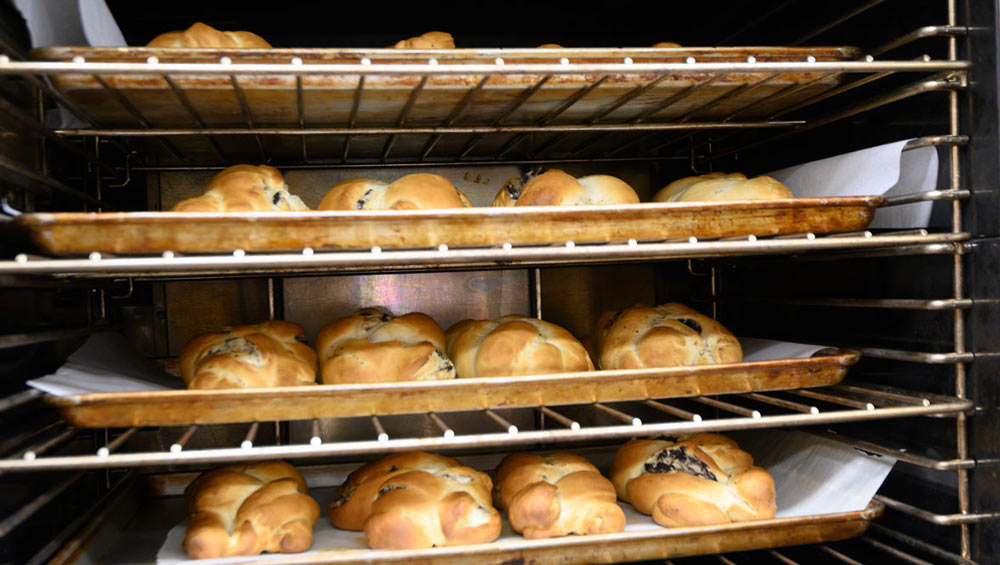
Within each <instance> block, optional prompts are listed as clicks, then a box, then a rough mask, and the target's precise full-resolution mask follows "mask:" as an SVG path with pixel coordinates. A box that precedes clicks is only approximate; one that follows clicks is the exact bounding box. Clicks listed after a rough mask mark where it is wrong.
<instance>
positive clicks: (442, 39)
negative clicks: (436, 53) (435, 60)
mask: <svg viewBox="0 0 1000 565" xmlns="http://www.w3.org/2000/svg"><path fill="white" fill-rule="evenodd" d="M392 48H393V49H454V48H455V39H454V38H453V37H452V36H451V34H450V33H446V32H443V31H428V32H427V33H425V34H422V35H418V36H416V37H411V38H409V39H402V40H400V41H397V42H396V44H395V45H393V46H392Z"/></svg>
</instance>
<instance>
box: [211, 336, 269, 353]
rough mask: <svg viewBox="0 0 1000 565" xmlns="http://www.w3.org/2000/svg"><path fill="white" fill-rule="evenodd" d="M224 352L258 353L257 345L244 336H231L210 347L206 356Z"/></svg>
mask: <svg viewBox="0 0 1000 565" xmlns="http://www.w3.org/2000/svg"><path fill="white" fill-rule="evenodd" d="M223 353H230V354H233V353H236V354H239V353H244V354H247V355H256V354H257V346H256V345H254V344H253V343H251V342H250V341H248V340H246V339H243V338H242V337H231V338H229V339H227V340H226V341H224V342H222V343H220V344H219V345H216V346H215V347H213V348H211V349H209V350H208V353H206V354H205V357H211V356H212V355H221V354H223Z"/></svg>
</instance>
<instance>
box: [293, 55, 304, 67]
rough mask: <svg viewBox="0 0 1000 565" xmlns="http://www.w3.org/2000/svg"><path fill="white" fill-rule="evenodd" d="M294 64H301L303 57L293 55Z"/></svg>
mask: <svg viewBox="0 0 1000 565" xmlns="http://www.w3.org/2000/svg"><path fill="white" fill-rule="evenodd" d="M292 64H293V65H301V64H302V57H292Z"/></svg>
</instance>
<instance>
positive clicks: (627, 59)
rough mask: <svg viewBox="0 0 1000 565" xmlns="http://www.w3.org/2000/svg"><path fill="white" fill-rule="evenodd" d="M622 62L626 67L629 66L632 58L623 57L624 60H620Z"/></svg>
mask: <svg viewBox="0 0 1000 565" xmlns="http://www.w3.org/2000/svg"><path fill="white" fill-rule="evenodd" d="M622 62H623V63H625V64H626V65H631V64H632V57H625V58H624V59H622Z"/></svg>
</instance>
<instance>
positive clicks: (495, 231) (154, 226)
mask: <svg viewBox="0 0 1000 565" xmlns="http://www.w3.org/2000/svg"><path fill="white" fill-rule="evenodd" d="M884 202H885V199H884V198H882V197H879V196H860V197H843V198H794V199H781V200H768V201H731V202H685V203H676V202H674V203H646V204H632V205H627V206H575V207H564V206H551V207H524V208H516V207H514V208H462V209H450V210H414V211H397V210H391V211H366V212H327V211H323V212H318V211H312V212H234V213H192V212H113V213H112V212H106V213H73V212H70V213H36V214H24V215H21V216H18V217H17V218H16V220H15V224H16V225H17V226H20V227H22V228H24V229H27V230H28V231H29V232H30V236H31V238H32V240H33V241H34V243H35V244H36V245H37V246H38V247H39V248H40V249H41V250H42V252H44V253H48V254H56V255H74V254H77V255H78V254H87V253H90V252H93V251H98V252H101V253H119V254H160V253H162V252H164V251H172V252H179V253H232V252H233V251H234V250H237V249H242V250H243V251H260V252H271V251H300V250H302V249H304V248H306V247H310V248H312V249H315V250H322V249H368V248H371V247H373V246H379V247H381V248H383V249H395V248H403V249H405V248H420V247H436V246H440V245H441V244H445V245H448V246H451V247H475V246H493V245H501V244H504V243H510V244H512V245H552V244H555V245H563V244H566V242H569V241H572V242H576V243H608V242H625V241H628V240H629V239H635V240H636V241H640V242H642V241H662V240H665V239H671V238H688V237H692V236H693V237H697V238H699V239H716V238H722V237H735V236H748V235H755V236H773V235H782V234H801V233H807V232H811V233H815V234H823V233H834V232H845V231H855V230H860V229H864V228H865V227H866V226H867V225H868V224H869V223H870V222H871V220H872V218H873V217H874V214H875V208H876V207H879V206H881V205H883V204H884ZM499 259H500V257H498V260H499Z"/></svg>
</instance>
